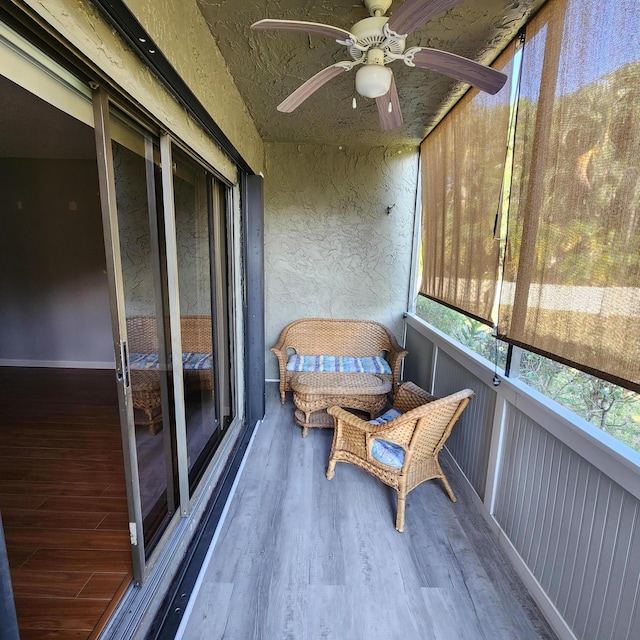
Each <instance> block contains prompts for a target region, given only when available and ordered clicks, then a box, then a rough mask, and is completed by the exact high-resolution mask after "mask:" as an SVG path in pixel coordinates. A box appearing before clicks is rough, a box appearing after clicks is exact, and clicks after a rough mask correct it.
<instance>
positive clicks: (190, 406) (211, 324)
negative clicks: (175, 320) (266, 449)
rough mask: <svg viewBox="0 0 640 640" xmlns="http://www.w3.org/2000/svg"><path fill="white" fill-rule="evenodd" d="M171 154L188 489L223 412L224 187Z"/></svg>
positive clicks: (224, 421) (225, 420) (219, 431)
mask: <svg viewBox="0 0 640 640" xmlns="http://www.w3.org/2000/svg"><path fill="white" fill-rule="evenodd" d="M171 154H172V158H171V160H172V167H173V181H172V190H173V204H174V212H175V234H176V264H177V276H178V277H177V280H178V290H179V293H178V301H179V313H180V335H181V343H182V382H183V390H184V396H183V397H184V417H185V428H186V450H187V460H188V475H189V488H190V492H193V490H194V488H195V485H196V483H197V481H198V479H199V478H200V476H201V474H202V471H203V470H204V468H205V466H206V464H207V462H208V461H209V460H210V458H211V454H212V453H213V451H214V450H215V447H216V445H217V443H218V442H219V441H220V439H221V437H222V435H223V433H224V429H225V428H226V427H227V426H228V424H229V418H230V402H229V400H228V395H229V361H230V358H229V338H228V315H227V313H226V307H227V304H228V297H227V295H226V294H227V291H226V288H225V284H226V275H227V265H226V260H227V254H226V236H225V233H226V225H225V224H224V222H225V216H224V213H225V208H224V207H223V206H221V204H222V203H221V194H223V193H224V190H223V189H224V188H223V185H222V184H221V183H219V181H217V180H216V179H215V178H214V177H213V176H212V175H211V174H209V173H208V172H206V171H205V170H204V169H203V168H202V166H201V165H199V164H198V163H197V162H196V161H195V160H194V159H192V158H191V157H189V156H188V155H187V154H186V153H185V152H183V151H182V150H181V149H179V148H177V147H176V146H175V145H172V149H171ZM214 344H215V348H214Z"/></svg>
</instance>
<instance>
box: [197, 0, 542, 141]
mask: <svg viewBox="0 0 640 640" xmlns="http://www.w3.org/2000/svg"><path fill="white" fill-rule="evenodd" d="M197 2H198V5H199V7H200V10H201V11H202V14H203V15H204V17H205V19H206V21H207V23H208V24H209V28H210V29H211V33H212V34H213V36H214V38H215V40H216V42H217V44H218V47H219V48H220V51H221V52H222V55H223V56H224V58H225V60H226V61H227V64H228V66H229V70H230V71H231V73H232V74H233V76H234V78H235V81H236V84H237V87H238V90H239V91H240V93H241V95H242V97H243V98H244V100H245V102H246V104H247V107H248V109H249V111H250V112H251V115H252V116H253V118H254V120H255V122H256V125H257V127H258V130H259V131H260V134H261V135H262V137H263V139H264V140H266V141H278V142H309V143H316V144H350V145H354V144H365V145H376V146H378V145H381V146H391V145H406V144H410V145H415V144H418V143H419V142H420V141H421V140H422V139H423V138H424V136H425V135H426V133H427V132H428V131H429V130H430V129H431V128H432V127H433V126H434V125H435V124H436V123H437V122H438V120H439V119H440V118H441V117H442V115H443V114H444V113H445V112H446V110H447V109H448V108H449V106H450V105H451V104H452V103H453V102H454V101H455V100H456V99H457V98H458V97H459V96H460V95H461V93H463V92H464V91H465V90H466V88H468V85H462V84H461V83H458V82H456V81H454V80H452V79H450V78H448V77H446V76H443V75H441V74H438V73H436V72H432V71H429V70H425V69H417V68H414V69H411V68H409V67H407V66H406V65H405V64H404V63H403V62H401V61H397V62H394V63H392V65H391V68H392V69H393V73H394V76H395V79H396V84H397V86H398V94H399V97H400V105H401V107H402V113H403V116H404V126H403V127H401V128H399V129H395V130H392V131H386V132H383V131H381V130H380V127H379V123H378V112H377V108H376V104H375V100H369V99H366V98H362V97H358V108H357V109H356V110H353V109H352V107H351V101H352V98H353V97H354V95H355V89H354V76H355V71H351V72H349V73H343V74H341V75H340V76H338V77H337V78H334V79H333V80H331V81H330V82H329V83H328V84H326V85H325V86H324V87H322V88H321V89H319V90H318V91H317V92H316V93H315V94H314V95H312V96H311V97H310V98H309V99H308V100H306V101H305V102H304V103H303V104H302V105H301V106H300V107H298V109H296V111H294V112H293V113H289V114H285V113H280V112H278V111H277V110H276V106H277V105H278V104H279V103H280V102H282V100H284V98H286V97H287V96H288V95H289V94H290V93H291V92H292V91H294V90H295V89H297V88H298V86H300V85H301V84H302V83H303V82H304V81H305V80H307V79H308V78H310V77H311V76H313V75H314V74H316V73H317V72H318V71H320V70H321V69H323V68H324V67H327V66H329V65H331V64H334V63H335V62H339V61H340V60H350V59H351V58H350V57H349V55H348V53H347V50H346V47H344V46H341V45H339V44H337V43H336V42H335V41H334V40H332V39H330V38H323V37H320V36H310V35H307V34H301V33H294V32H284V31H251V29H250V28H249V27H250V25H251V24H252V23H253V22H255V21H257V20H260V19H262V18H267V17H269V18H280V19H287V20H306V21H309V22H320V23H325V24H331V25H334V26H337V27H342V28H344V29H350V28H351V26H352V25H353V24H354V23H356V22H357V21H359V20H362V19H363V18H366V17H367V16H368V12H367V10H366V9H365V7H364V4H363V3H362V2H358V1H357V0H316V1H315V2H310V1H306V0H271V1H270V2H265V1H259V0H197ZM543 2H544V0H463V1H462V2H461V3H460V4H459V5H457V6H455V7H453V8H452V9H450V10H449V11H448V12H446V13H443V14H442V15H439V16H437V17H436V18H434V19H433V20H431V21H429V22H427V23H426V24H424V25H422V26H421V27H420V28H419V29H417V30H416V31H414V32H413V33H412V34H410V35H409V37H408V38H407V47H410V46H426V47H432V48H436V49H443V50H445V51H448V52H451V53H455V54H458V55H461V56H464V57H467V58H472V59H473V60H476V61H478V62H482V63H487V62H491V61H492V60H493V59H494V58H495V57H496V55H497V54H498V53H499V52H500V51H501V50H502V49H504V47H505V46H506V45H507V44H508V42H509V41H510V40H511V39H512V38H513V37H514V36H515V35H516V33H517V32H518V29H519V28H520V27H521V26H522V25H523V24H524V23H525V22H526V21H527V19H528V17H529V16H530V15H531V14H532V13H533V12H534V11H535V10H537V8H538V7H539V6H540V5H542V4H543ZM401 3H402V0H395V1H394V3H393V4H392V5H391V8H390V10H389V12H387V15H390V14H391V13H393V9H394V7H397V6H399V5H400V4H401Z"/></svg>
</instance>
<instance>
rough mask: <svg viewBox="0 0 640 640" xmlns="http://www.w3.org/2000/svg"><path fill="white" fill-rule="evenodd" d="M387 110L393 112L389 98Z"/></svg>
mask: <svg viewBox="0 0 640 640" xmlns="http://www.w3.org/2000/svg"><path fill="white" fill-rule="evenodd" d="M387 110H388V111H389V113H392V112H393V102H391V100H389V106H388V107H387Z"/></svg>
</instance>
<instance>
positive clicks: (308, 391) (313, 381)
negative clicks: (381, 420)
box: [290, 372, 391, 438]
mask: <svg viewBox="0 0 640 640" xmlns="http://www.w3.org/2000/svg"><path fill="white" fill-rule="evenodd" d="M290 385H291V389H292V390H293V403H294V404H295V405H296V412H295V419H296V423H297V424H299V425H300V426H301V427H302V437H303V438H304V437H306V435H307V433H308V431H309V428H310V427H333V418H332V417H331V416H330V415H328V414H327V412H326V411H325V410H326V409H328V408H329V407H333V406H334V405H335V406H339V407H345V408H347V409H357V410H360V411H366V412H367V413H369V415H370V416H371V417H372V418H373V416H374V415H375V414H376V413H378V412H379V411H380V410H381V409H383V408H384V406H385V405H386V403H387V394H388V393H389V392H390V391H391V382H390V381H389V380H388V379H386V378H383V377H382V376H378V375H376V374H373V373H326V372H323V373H315V372H313V373H295V374H294V375H293V376H292V377H291V381H290Z"/></svg>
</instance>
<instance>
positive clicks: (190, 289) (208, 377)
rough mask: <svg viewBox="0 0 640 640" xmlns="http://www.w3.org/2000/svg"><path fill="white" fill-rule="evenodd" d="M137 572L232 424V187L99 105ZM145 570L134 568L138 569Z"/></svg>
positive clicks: (184, 507) (106, 103) (102, 98)
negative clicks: (230, 194)
mask: <svg viewBox="0 0 640 640" xmlns="http://www.w3.org/2000/svg"><path fill="white" fill-rule="evenodd" d="M94 107H95V112H96V121H97V122H99V126H98V125H97V126H96V131H97V140H98V146H99V149H98V152H99V157H100V159H101V162H100V173H101V194H102V208H103V219H104V223H105V224H104V226H105V243H106V247H107V263H108V266H109V277H110V284H111V289H112V322H113V326H114V328H115V329H116V330H115V331H114V341H115V346H116V369H117V377H118V381H119V390H120V397H121V420H122V424H123V441H124V443H125V459H126V460H125V462H126V466H127V472H128V474H129V478H130V482H129V483H128V484H129V505H130V510H129V515H130V529H131V533H132V545H133V547H134V571H135V573H136V579H137V580H138V581H142V580H143V578H144V573H145V567H146V564H147V562H148V559H149V556H150V554H151V553H152V551H153V550H154V548H155V547H156V546H157V543H158V541H159V539H160V538H161V536H162V535H163V533H164V532H165V531H166V529H167V526H168V525H169V523H170V522H172V521H173V516H174V514H175V513H176V512H179V513H180V514H181V515H183V516H186V515H188V514H189V512H190V508H191V505H190V499H191V496H192V495H193V494H194V491H195V489H196V486H197V483H198V482H199V480H200V478H201V477H202V475H203V473H204V471H205V470H206V468H207V466H208V464H209V462H210V461H211V460H212V458H213V455H214V453H215V451H216V448H217V446H218V444H219V443H220V441H221V440H222V437H223V436H224V433H225V431H226V429H227V428H228V427H229V425H230V424H231V421H232V419H233V417H234V408H233V407H234V394H233V384H232V379H233V377H232V376H233V366H234V365H233V363H234V352H233V349H232V341H231V339H230V328H231V327H232V326H233V322H232V317H231V306H232V304H231V302H232V299H233V296H232V288H231V278H230V274H231V272H232V270H231V262H230V251H229V246H230V242H229V240H228V230H229V226H228V221H227V210H228V197H227V191H228V189H227V187H226V185H224V184H223V183H222V182H221V181H220V180H219V179H218V178H216V177H215V176H214V175H213V174H212V173H211V172H210V171H208V170H207V169H206V168H205V167H204V166H203V165H202V164H201V163H199V162H198V161H196V159H194V158H193V157H192V156H190V155H188V153H187V152H186V151H185V150H183V149H182V148H179V147H178V146H177V145H176V144H175V143H174V142H173V141H172V139H171V138H170V137H169V136H167V135H163V136H160V135H158V134H154V133H153V132H152V131H151V130H148V129H147V128H145V127H143V126H142V125H141V124H139V123H138V122H137V121H135V120H134V119H133V118H131V117H129V116H127V115H125V114H124V113H123V112H122V111H121V110H120V109H119V108H117V107H115V106H114V105H113V104H112V103H111V101H110V100H109V98H108V97H107V96H106V94H104V93H102V92H98V93H97V94H96V96H95V99H94ZM136 558H137V560H136Z"/></svg>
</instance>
